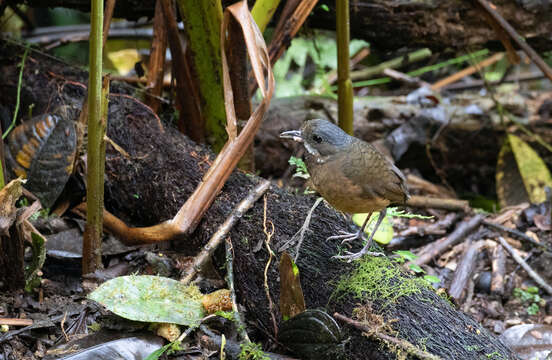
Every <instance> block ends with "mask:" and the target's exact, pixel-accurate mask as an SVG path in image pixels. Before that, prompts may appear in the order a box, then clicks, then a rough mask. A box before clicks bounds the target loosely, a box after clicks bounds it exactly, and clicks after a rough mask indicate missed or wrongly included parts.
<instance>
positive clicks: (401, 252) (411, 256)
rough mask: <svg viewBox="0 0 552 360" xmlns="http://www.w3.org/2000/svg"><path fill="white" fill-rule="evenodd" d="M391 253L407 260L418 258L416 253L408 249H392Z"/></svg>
mask: <svg viewBox="0 0 552 360" xmlns="http://www.w3.org/2000/svg"><path fill="white" fill-rule="evenodd" d="M393 253H394V254H397V255H399V256H400V257H402V258H404V259H406V260H408V261H414V260H416V259H417V258H418V255H416V254H414V253H413V252H411V251H408V250H397V251H393Z"/></svg>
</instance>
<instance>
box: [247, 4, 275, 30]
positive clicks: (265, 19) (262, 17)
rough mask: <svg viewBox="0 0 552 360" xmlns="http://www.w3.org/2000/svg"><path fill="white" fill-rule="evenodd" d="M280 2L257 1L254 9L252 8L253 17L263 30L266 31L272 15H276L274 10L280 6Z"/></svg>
mask: <svg viewBox="0 0 552 360" xmlns="http://www.w3.org/2000/svg"><path fill="white" fill-rule="evenodd" d="M279 4H280V0H257V1H255V5H253V9H251V15H252V16H253V19H254V20H255V22H256V23H257V26H258V27H259V29H260V30H261V32H264V31H265V29H266V26H267V25H268V23H269V22H270V19H272V16H273V15H274V12H275V11H276V9H277V8H278V5H279Z"/></svg>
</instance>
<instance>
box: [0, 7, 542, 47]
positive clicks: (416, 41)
mask: <svg viewBox="0 0 552 360" xmlns="http://www.w3.org/2000/svg"><path fill="white" fill-rule="evenodd" d="M234 2H235V1H233V0H224V1H223V4H224V5H229V4H232V3H234ZM17 3H26V4H28V5H30V6H33V7H66V8H71V9H78V10H81V11H84V12H89V11H90V2H89V1H87V0H33V1H29V0H16V1H10V4H17ZM249 3H251V4H252V3H254V1H249ZM335 3H336V2H335V1H330V0H324V1H320V4H324V5H326V6H327V7H323V6H316V7H315V9H314V15H313V16H311V17H310V18H309V20H308V21H307V26H309V27H311V28H313V27H314V28H320V29H327V30H335V23H336V20H335ZM493 5H494V6H495V7H496V11H497V12H498V13H500V14H501V15H502V16H503V17H504V18H505V19H506V20H507V21H509V22H510V23H511V25H512V26H513V27H514V28H515V29H516V30H517V31H518V32H519V34H520V35H521V36H522V37H524V38H526V39H527V41H528V42H529V43H530V44H531V45H532V46H533V47H534V48H535V50H537V51H546V50H550V49H551V48H552V41H551V39H550V36H549V34H550V33H551V32H552V21H551V19H552V6H550V4H549V2H546V1H515V0H496V1H493ZM350 8H351V10H350V14H351V15H350V17H351V37H353V38H359V39H364V40H366V41H368V42H370V43H371V44H373V45H374V46H375V47H377V48H379V49H382V50H391V49H399V48H401V47H405V46H406V47H429V48H433V49H445V48H449V49H456V50H460V51H464V50H465V49H466V48H473V47H481V46H483V47H485V46H489V45H490V46H493V47H495V48H502V47H501V45H500V41H499V38H498V36H497V34H496V32H495V31H494V30H493V28H492V26H491V25H489V23H487V21H485V17H484V15H483V13H482V10H480V9H479V8H478V7H477V6H476V2H472V1H457V0H431V1H420V0H408V1H404V0H403V1H388V0H362V1H351V2H350ZM154 9H155V1H154V0H145V1H142V0H119V1H117V4H116V5H115V15H114V16H115V17H117V18H125V19H129V20H135V19H138V18H140V17H143V16H146V17H149V18H153V12H154ZM326 9H328V10H326ZM277 16H278V14H276V18H277Z"/></svg>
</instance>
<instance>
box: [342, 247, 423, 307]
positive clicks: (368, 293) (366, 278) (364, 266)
mask: <svg viewBox="0 0 552 360" xmlns="http://www.w3.org/2000/svg"><path fill="white" fill-rule="evenodd" d="M355 266H356V267H355V268H354V269H353V270H352V271H351V272H350V273H349V274H347V275H345V276H343V277H342V278H341V280H340V281H339V283H338V284H337V286H336V289H335V292H334V293H333V294H332V299H333V300H340V299H342V298H343V297H344V296H345V295H347V294H352V295H353V296H354V297H355V298H358V299H362V300H364V299H369V300H376V299H377V300H379V301H382V307H386V306H388V305H390V304H393V303H396V302H397V300H398V299H399V298H400V297H402V296H406V295H413V294H420V293H421V289H422V288H428V285H427V282H425V281H424V280H423V279H419V278H410V277H408V276H407V275H406V274H404V273H403V271H402V270H401V268H400V267H398V266H396V265H395V264H393V263H392V262H391V261H390V260H389V259H388V258H385V257H364V258H363V259H362V260H360V261H358V262H357V263H356V264H355Z"/></svg>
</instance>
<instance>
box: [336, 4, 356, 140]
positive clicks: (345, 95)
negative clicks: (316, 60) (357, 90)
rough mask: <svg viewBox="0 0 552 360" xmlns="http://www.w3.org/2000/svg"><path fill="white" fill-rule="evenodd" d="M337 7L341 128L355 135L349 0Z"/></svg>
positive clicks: (339, 115) (338, 87)
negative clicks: (350, 57)
mask: <svg viewBox="0 0 552 360" xmlns="http://www.w3.org/2000/svg"><path fill="white" fill-rule="evenodd" d="M336 5H337V11H336V13H337V14H336V15H337V26H336V28H337V101H338V119H339V127H341V128H342V129H343V130H344V131H345V132H346V133H347V134H352V133H353V84H352V82H351V78H350V76H349V75H350V74H349V37H350V35H349V0H339V1H337V3H336Z"/></svg>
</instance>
